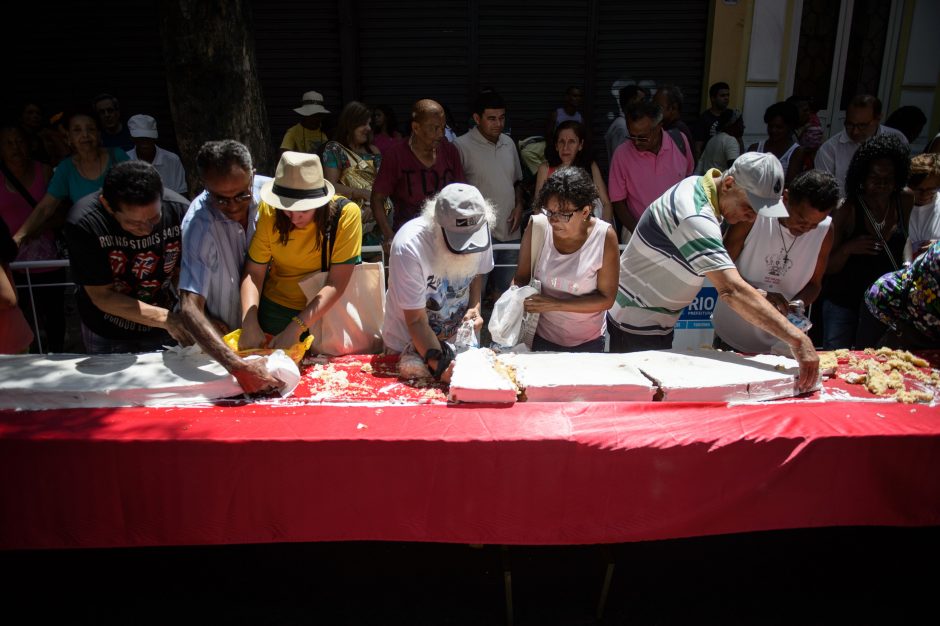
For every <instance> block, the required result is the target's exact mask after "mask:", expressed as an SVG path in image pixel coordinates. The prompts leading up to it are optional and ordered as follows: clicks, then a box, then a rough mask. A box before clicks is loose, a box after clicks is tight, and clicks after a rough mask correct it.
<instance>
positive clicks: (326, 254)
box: [320, 198, 349, 272]
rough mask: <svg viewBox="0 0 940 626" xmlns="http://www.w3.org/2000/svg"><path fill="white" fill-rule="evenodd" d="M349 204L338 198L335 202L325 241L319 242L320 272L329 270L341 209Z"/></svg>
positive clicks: (341, 213) (347, 201)
mask: <svg viewBox="0 0 940 626" xmlns="http://www.w3.org/2000/svg"><path fill="white" fill-rule="evenodd" d="M347 204H349V200H347V199H346V198H340V199H339V200H337V201H336V213H335V214H334V215H333V218H332V219H331V220H330V230H329V231H328V232H327V233H326V241H323V242H321V243H322V245H321V246H320V271H321V272H327V271H329V269H330V259H332V258H333V247H334V246H335V245H336V233H337V232H338V231H339V218H340V217H342V215H343V207H345V206H346V205H347Z"/></svg>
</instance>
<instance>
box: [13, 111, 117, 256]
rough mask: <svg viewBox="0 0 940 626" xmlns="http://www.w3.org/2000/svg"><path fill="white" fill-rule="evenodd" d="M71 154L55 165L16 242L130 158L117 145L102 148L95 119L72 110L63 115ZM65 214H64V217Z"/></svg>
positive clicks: (32, 233) (36, 230)
mask: <svg viewBox="0 0 940 626" xmlns="http://www.w3.org/2000/svg"><path fill="white" fill-rule="evenodd" d="M65 128H66V131H67V133H68V142H69V146H70V147H71V149H72V152H73V154H72V156H71V157H69V158H66V159H63V161H62V162H61V163H59V165H58V166H57V167H56V168H55V172H54V173H53V175H52V180H51V181H49V188H48V189H47V191H46V195H44V196H43V197H42V199H41V200H39V202H38V203H37V204H36V209H35V210H34V211H33V212H32V214H31V215H30V216H29V219H28V220H26V223H24V224H23V225H22V226H21V227H20V229H19V230H18V231H17V233H16V234H15V235H14V236H13V239H14V240H15V241H16V243H17V245H22V242H23V241H25V240H28V239H31V238H33V237H35V236H36V235H38V234H39V233H41V232H42V231H43V230H44V229H45V228H46V227H48V224H47V222H48V221H49V219H50V218H51V217H52V216H53V215H54V214H55V212H56V210H57V209H58V208H59V207H60V206H62V204H63V203H65V202H66V201H68V203H69V204H71V203H74V202H75V201H76V200H78V199H79V198H83V197H85V196H87V195H88V194H90V193H94V192H96V191H98V190H99V189H101V186H102V184H103V183H104V175H105V174H107V173H108V170H110V169H111V168H112V167H114V165H115V164H117V163H121V162H122V161H128V160H130V158H129V157H128V156H127V153H125V152H124V151H123V150H121V149H120V148H103V147H102V146H101V135H100V132H99V128H98V121H97V120H96V118H95V116H94V115H92V114H91V113H88V112H85V111H75V112H72V113H70V114H69V115H68V116H67V117H66V118H65ZM63 217H64V216H63Z"/></svg>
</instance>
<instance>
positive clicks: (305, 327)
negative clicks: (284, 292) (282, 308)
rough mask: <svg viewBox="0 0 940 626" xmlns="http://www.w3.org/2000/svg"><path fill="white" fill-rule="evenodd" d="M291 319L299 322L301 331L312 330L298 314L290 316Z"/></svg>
mask: <svg viewBox="0 0 940 626" xmlns="http://www.w3.org/2000/svg"><path fill="white" fill-rule="evenodd" d="M290 319H291V321H292V322H297V325H298V326H300V332H304V331H308V330H310V329H309V328H308V327H307V325H306V324H304V322H303V320H301V319H300V318H299V317H298V316H296V315H295V316H294V317H292V318H290Z"/></svg>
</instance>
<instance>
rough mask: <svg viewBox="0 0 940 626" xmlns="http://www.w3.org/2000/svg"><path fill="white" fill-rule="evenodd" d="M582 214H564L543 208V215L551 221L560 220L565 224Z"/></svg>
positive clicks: (573, 212) (575, 212) (574, 212)
mask: <svg viewBox="0 0 940 626" xmlns="http://www.w3.org/2000/svg"><path fill="white" fill-rule="evenodd" d="M578 213H580V211H572V212H571V213H564V212H562V211H549V210H548V209H546V208H545V207H542V215H544V216H545V217H547V218H548V219H549V220H559V221H562V222H565V223H568V222H570V221H571V218H572V217H574V216H575V215H577V214H578Z"/></svg>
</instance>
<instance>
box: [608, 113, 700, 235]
mask: <svg viewBox="0 0 940 626" xmlns="http://www.w3.org/2000/svg"><path fill="white" fill-rule="evenodd" d="M680 136H681V137H682V141H683V143H685V154H682V151H681V150H679V147H678V146H677V145H676V143H675V141H673V139H672V137H669V136H667V134H666V131H665V130H663V143H662V147H660V149H659V154H654V153H652V152H642V151H640V150H637V149H636V146H634V145H633V142H632V141H630V140H629V139H628V140H627V141H624V142H623V143H622V144H620V147H619V148H617V151H616V152H614V159H613V161H612V162H611V164H610V181H609V183H608V185H607V187H608V192H609V193H610V201H611V202H620V201H621V200H626V202H627V208H628V209H629V211H630V213H631V214H632V215H633V217H635V218H636V219H637V220H639V219H640V216H641V215H642V214H643V211H645V210H646V207H648V206H649V205H650V204H652V202H653V201H654V200H656V199H657V198H659V196H661V195H663V192H665V191H666V190H667V189H669V188H670V187H672V186H673V185H675V184H676V183H678V182H679V181H680V180H682V179H683V178H685V177H686V176H689V175H691V174H692V169H693V168H694V167H695V161H694V159H693V158H692V148H690V147H689V142H688V140H687V139H686V138H685V135H680Z"/></svg>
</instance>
